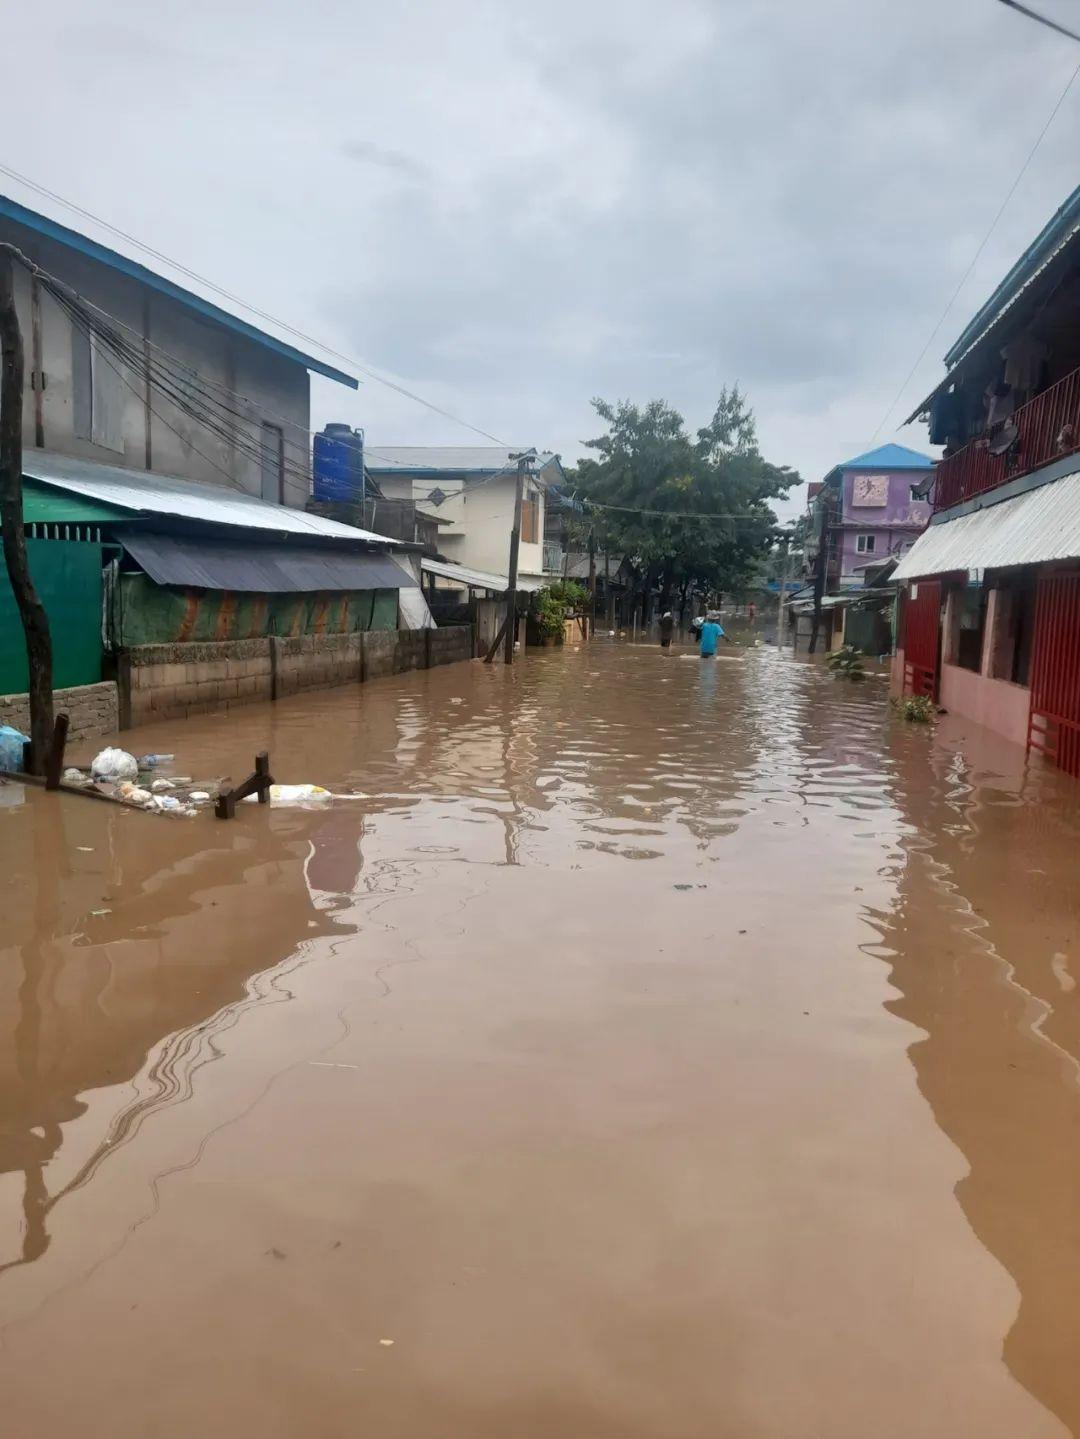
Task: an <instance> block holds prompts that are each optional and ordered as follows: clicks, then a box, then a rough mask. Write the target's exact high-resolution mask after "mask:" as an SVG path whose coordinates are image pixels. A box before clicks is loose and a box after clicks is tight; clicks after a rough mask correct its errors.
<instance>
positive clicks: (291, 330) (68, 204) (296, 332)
mask: <svg viewBox="0 0 1080 1439" xmlns="http://www.w3.org/2000/svg"><path fill="white" fill-rule="evenodd" d="M0 173H3V174H5V175H7V176H9V177H10V178H11V179H13V180H16V181H18V183H19V184H20V185H25V186H26V187H27V188H28V189H30V190H33V191H34V192H35V193H36V194H38V195H44V196H45V197H46V198H47V199H49V200H52V201H54V202H55V203H56V204H58V205H63V206H64V207H65V208H66V209H68V210H72V211H73V212H74V213H75V214H76V215H82V216H83V218H84V219H87V220H91V221H92V222H93V223H94V224H95V225H100V226H101V227H102V229H104V230H107V231H108V232H109V233H110V234H111V235H116V236H118V237H119V238H120V239H122V240H126V241H127V243H128V244H129V245H134V246H135V247H136V248H137V249H139V250H142V251H143V253H144V254H147V255H150V256H152V257H153V258H154V259H155V260H159V261H160V262H161V263H162V264H165V265H169V266H171V267H172V268H173V269H174V270H177V271H179V273H180V274H181V275H186V276H187V278H188V279H190V280H194V281H195V282H196V283H197V284H199V285H204V286H205V287H206V288H207V289H208V290H212V291H213V293H214V294H215V295H220V296H221V297H222V298H223V299H226V300H228V301H229V302H230V303H231V304H234V305H239V306H241V308H242V309H245V310H247V311H248V313H249V314H251V315H257V316H258V317H259V319H260V320H265V321H267V322H268V323H270V324H272V325H276V326H277V327H278V328H279V329H281V330H284V331H285V333H286V334H289V335H292V336H293V337H294V338H295V339H298V340H303V342H304V343H305V344H306V345H314V346H315V347H316V348H317V349H320V350H322V351H324V353H326V354H327V355H333V356H334V358H335V359H337V360H342V361H343V362H344V363H345V364H347V365H350V366H352V368H353V369H356V370H359V371H360V372H361V374H364V375H367V377H368V378H369V379H371V380H374V381H375V382H376V383H377V384H380V385H385V386H386V388H387V389H389V390H394V391H395V392H396V393H397V394H399V395H403V396H404V397H405V398H406V399H408V400H413V401H415V403H416V404H418V405H423V406H424V408H425V409H428V410H431V411H432V412H433V413H434V414H436V415H441V416H442V417H443V419H445V420H452V421H453V423H454V424H456V425H461V426H463V428H464V429H466V430H472V432H473V433H474V434H477V435H482V436H483V437H484V439H485V440H491V441H492V442H493V443H494V444H496V445H503V444H505V441H503V440H500V439H499V437H498V436H497V435H493V434H491V433H490V432H489V431H488V430H484V429H481V428H480V426H479V425H473V424H470V422H469V421H468V420H463V419H462V418H461V416H460V415H455V414H454V413H453V412H452V411H450V410H444V409H443V408H442V407H441V406H440V405H436V404H434V403H433V402H432V401H431V400H425V399H424V397H423V395H418V394H416V393H415V392H414V391H413V390H408V389H406V388H405V386H404V385H399V384H397V383H395V381H393V380H388V379H387V378H386V376H385V375H380V374H379V372H378V371H377V370H373V369H372V368H371V366H370V365H366V364H364V363H363V362H362V361H361V360H358V359H356V357H355V356H353V355H346V354H343V353H342V352H341V351H340V350H335V349H334V348H333V347H332V346H331V345H328V344H326V343H325V341H323V340H317V339H316V338H315V337H314V336H313V335H309V334H307V333H306V332H305V331H303V330H300V329H297V328H296V326H295V325H290V324H289V323H288V322H287V321H286V320H282V319H279V318H278V317H277V316H276V315H273V314H271V313H270V312H269V311H268V310H262V309H260V308H259V307H258V306H257V305H253V304H251V303H250V302H249V301H247V300H244V299H242V298H241V297H240V296H239V295H235V294H233V293H232V291H231V290H226V289H225V288H224V287H223V286H221V285H218V284H215V282H214V281H213V280H209V279H207V277H206V276H205V275H200V274H199V272H198V271H197V270H192V269H190V268H189V267H188V266H187V265H184V264H182V263H181V261H179V260H174V259H173V258H172V257H171V256H170V255H166V254H163V253H162V251H160V250H155V249H154V248H153V246H152V245H147V244H146V243H145V242H144V241H142V240H139V239H137V238H136V236H134V235H131V234H129V233H128V232H127V231H126V230H122V229H120V227H119V226H118V225H113V224H111V223H110V222H109V221H108V220H103V219H102V218H101V216H100V215H95V214H94V213H93V211H92V210H87V209H85V208H84V207H83V206H82V205H77V204H76V203H75V201H74V200H68V199H67V198H66V197H65V196H63V195H60V194H58V193H57V192H56V191H55V190H50V189H49V188H48V187H47V186H45V185H39V184H38V183H37V181H36V180H31V179H30V178H29V176H27V175H22V174H20V173H19V171H18V170H13V169H12V168H11V167H10V166H9V165H5V164H4V163H3V162H2V161H0Z"/></svg>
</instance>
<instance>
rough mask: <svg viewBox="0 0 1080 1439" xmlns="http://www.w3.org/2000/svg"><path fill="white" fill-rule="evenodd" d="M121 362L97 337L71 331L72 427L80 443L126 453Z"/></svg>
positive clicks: (75, 329)
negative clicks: (87, 441) (86, 441)
mask: <svg viewBox="0 0 1080 1439" xmlns="http://www.w3.org/2000/svg"><path fill="white" fill-rule="evenodd" d="M125 388H126V387H125V384H124V380H123V374H122V369H121V365H120V361H119V360H118V359H116V357H115V356H114V355H110V354H107V353H106V352H105V350H104V348H103V347H102V346H100V345H99V343H98V341H97V339H96V337H94V336H93V335H91V334H89V333H88V332H87V331H86V330H83V329H82V328H80V327H79V326H78V325H73V326H72V328H71V407H72V424H73V427H74V430H75V434H76V436H77V437H78V438H79V439H80V440H89V441H90V443H91V444H92V445H100V446H101V447H102V449H105V450H116V451H117V452H118V453H119V452H122V451H123V448H124V438H123V410H124V390H125Z"/></svg>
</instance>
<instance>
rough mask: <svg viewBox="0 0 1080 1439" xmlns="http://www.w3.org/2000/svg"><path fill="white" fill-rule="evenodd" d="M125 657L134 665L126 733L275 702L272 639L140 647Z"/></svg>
mask: <svg viewBox="0 0 1080 1439" xmlns="http://www.w3.org/2000/svg"><path fill="white" fill-rule="evenodd" d="M124 656H125V659H126V661H127V663H128V664H129V665H130V689H129V694H130V698H131V704H130V712H129V714H127V715H125V716H123V721H124V727H125V728H126V727H127V725H129V724H130V725H139V724H149V723H151V722H152V721H154V720H165V719H184V718H186V717H187V716H188V715H189V714H200V713H202V712H204V711H206V710H214V709H223V708H227V707H229V706H231V705H239V704H252V703H254V702H255V701H257V700H268V699H270V697H271V678H272V676H271V660H270V641H269V640H266V639H258V640H227V641H224V642H222V643H217V644H209V643H208V644H172V645H139V646H137V647H135V648H133V649H129V650H126V651H125V652H124ZM121 684H123V681H121Z"/></svg>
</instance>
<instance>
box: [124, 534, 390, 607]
mask: <svg viewBox="0 0 1080 1439" xmlns="http://www.w3.org/2000/svg"><path fill="white" fill-rule="evenodd" d="M120 542H121V544H122V545H123V546H124V549H125V550H127V552H128V554H129V555H131V557H132V558H133V559H134V560H135V561H136V563H138V564H139V565H141V567H142V568H143V569H144V570H145V571H146V573H147V574H148V575H149V576H150V578H151V579H152V580H154V581H155V582H156V583H157V584H159V585H180V586H183V587H184V588H186V589H199V590H233V591H236V592H239V593H247V594H268V595H280V594H290V593H313V592H317V591H334V592H341V591H348V590H399V589H404V588H405V587H406V586H412V587H413V588H415V587H416V581H415V580H414V579H413V577H412V575H410V574H409V573H408V572H407V571H406V570H404V569H403V568H402V567H401V566H400V565H398V564H396V563H395V561H394V560H393V558H392V557H391V556H390V555H379V554H361V553H359V552H357V551H353V550H339V549H323V548H320V547H318V546H315V545H299V544H277V545H268V544H248V543H244V544H238V543H235V542H233V541H219V540H202V539H198V540H196V539H189V538H188V537H186V536H181V535H165V534H155V533H153V532H151V531H147V530H138V531H134V532H133V533H131V534H126V533H125V534H122V535H121V536H120Z"/></svg>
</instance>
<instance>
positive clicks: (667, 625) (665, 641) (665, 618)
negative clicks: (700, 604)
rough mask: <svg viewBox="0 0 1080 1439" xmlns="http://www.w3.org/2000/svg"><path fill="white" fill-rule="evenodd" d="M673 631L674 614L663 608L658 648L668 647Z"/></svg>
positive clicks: (664, 648)
mask: <svg viewBox="0 0 1080 1439" xmlns="http://www.w3.org/2000/svg"><path fill="white" fill-rule="evenodd" d="M674 632H675V616H674V615H673V614H672V613H671V611H670V610H665V611H664V613H663V614H662V615H661V616H660V648H661V649H662V650H666V649H670V647H671V636H672V634H673V633H674Z"/></svg>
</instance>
